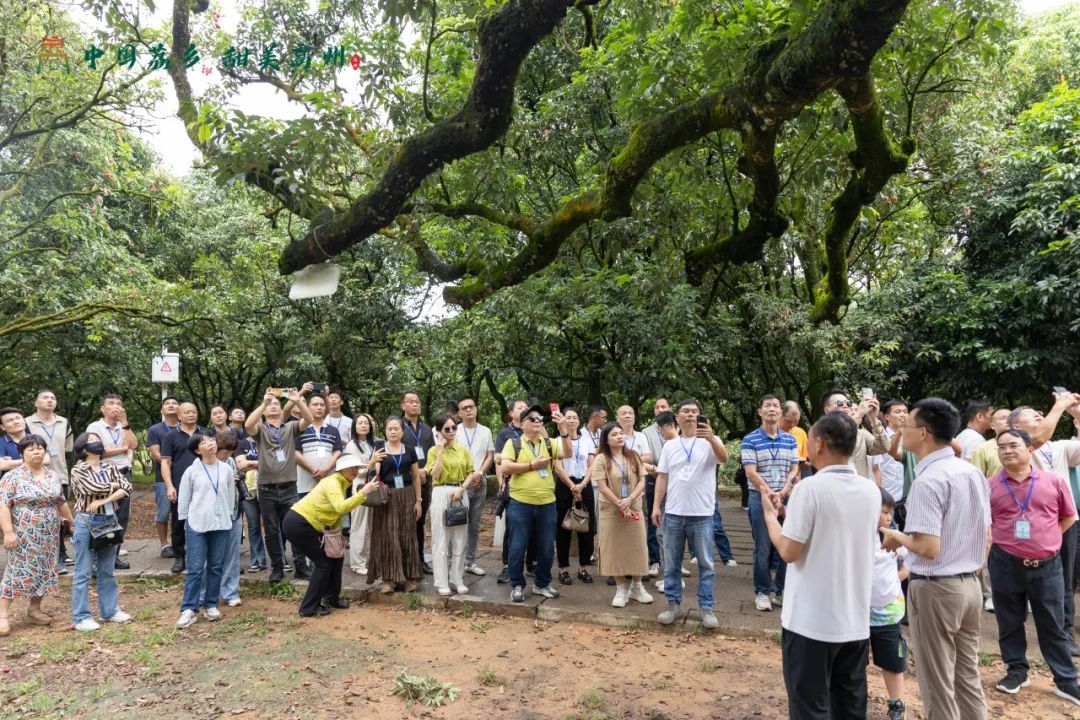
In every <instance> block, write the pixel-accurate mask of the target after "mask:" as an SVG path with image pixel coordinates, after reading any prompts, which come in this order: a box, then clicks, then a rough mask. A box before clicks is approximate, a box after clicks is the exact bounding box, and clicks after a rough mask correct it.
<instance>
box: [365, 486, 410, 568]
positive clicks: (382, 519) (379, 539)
mask: <svg viewBox="0 0 1080 720" xmlns="http://www.w3.org/2000/svg"><path fill="white" fill-rule="evenodd" d="M415 503H416V495H415V494H414V493H413V489H412V488H411V487H408V488H405V489H404V490H394V489H391V490H390V499H389V501H387V503H386V504H385V505H376V506H374V507H372V508H371V515H370V526H371V531H370V532H371V549H370V550H369V553H370V555H369V557H368V576H367V581H368V582H369V583H374V582H375V581H376V580H377V579H379V578H382V581H383V582H384V583H393V584H395V585H403V584H405V583H409V582H416V581H418V580H420V579H421V578H423V577H424V567H423V565H422V564H421V562H420V550H419V548H417V546H416V513H415V511H414V510H413V506H414V505H415Z"/></svg>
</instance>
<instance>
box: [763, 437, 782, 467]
mask: <svg viewBox="0 0 1080 720" xmlns="http://www.w3.org/2000/svg"><path fill="white" fill-rule="evenodd" d="M761 434H762V435H764V436H765V437H767V438H769V435H768V433H766V432H765V431H762V433H761ZM769 442H770V443H771V444H770V445H769V447H768V451H769V456H770V457H771V458H772V460H773V462H774V463H775V462H776V458H777V457H779V456H780V433H779V432H778V433H776V437H774V438H769Z"/></svg>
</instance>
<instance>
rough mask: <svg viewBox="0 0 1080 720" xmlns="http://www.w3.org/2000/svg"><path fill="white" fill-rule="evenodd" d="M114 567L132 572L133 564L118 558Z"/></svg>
mask: <svg viewBox="0 0 1080 720" xmlns="http://www.w3.org/2000/svg"><path fill="white" fill-rule="evenodd" d="M113 567H114V568H116V569H117V570H130V569H131V564H130V563H126V562H124V561H123V560H121V559H120V558H116V562H115V563H114V564H113Z"/></svg>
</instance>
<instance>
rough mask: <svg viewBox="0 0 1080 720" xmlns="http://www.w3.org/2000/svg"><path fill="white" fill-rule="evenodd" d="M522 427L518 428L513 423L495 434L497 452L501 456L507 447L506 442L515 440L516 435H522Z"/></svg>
mask: <svg viewBox="0 0 1080 720" xmlns="http://www.w3.org/2000/svg"><path fill="white" fill-rule="evenodd" d="M522 432H523V431H522V430H521V428H516V427H514V426H513V425H506V426H505V427H503V429H502V430H500V431H499V434H498V435H496V436H495V454H496V455H499V456H500V457H501V455H502V449H503V448H504V447H506V443H508V442H509V441H511V440H513V439H514V438H516V437H521V434H522Z"/></svg>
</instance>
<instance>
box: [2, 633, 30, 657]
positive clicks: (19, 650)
mask: <svg viewBox="0 0 1080 720" xmlns="http://www.w3.org/2000/svg"><path fill="white" fill-rule="evenodd" d="M29 649H30V645H29V644H28V643H27V642H26V639H25V638H16V639H15V641H14V642H12V643H11V647H9V648H8V649H7V656H8V657H9V658H17V657H22V656H23V655H25V654H26V651H27V650H29Z"/></svg>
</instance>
